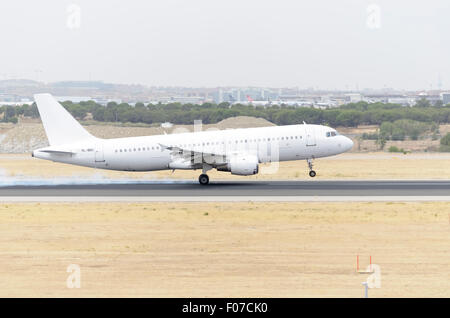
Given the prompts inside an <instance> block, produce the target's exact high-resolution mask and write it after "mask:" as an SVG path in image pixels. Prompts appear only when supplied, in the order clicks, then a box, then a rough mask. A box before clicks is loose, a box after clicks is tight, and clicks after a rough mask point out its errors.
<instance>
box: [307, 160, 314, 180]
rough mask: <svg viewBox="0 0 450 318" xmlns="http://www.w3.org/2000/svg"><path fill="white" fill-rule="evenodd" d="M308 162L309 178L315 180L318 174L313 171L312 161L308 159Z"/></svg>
mask: <svg viewBox="0 0 450 318" xmlns="http://www.w3.org/2000/svg"><path fill="white" fill-rule="evenodd" d="M306 162H307V163H308V168H309V176H310V177H311V178H314V177H315V176H316V172H315V171H314V170H313V163H312V159H306Z"/></svg>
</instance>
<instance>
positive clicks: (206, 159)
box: [159, 143, 227, 165]
mask: <svg viewBox="0 0 450 318" xmlns="http://www.w3.org/2000/svg"><path fill="white" fill-rule="evenodd" d="M159 145H160V147H161V150H165V149H167V150H170V151H171V155H172V160H173V161H174V162H180V163H182V162H184V163H186V164H187V163H188V162H189V163H190V164H191V165H192V164H202V163H208V164H212V165H222V164H225V163H226V162H227V161H226V157H227V154H226V151H225V149H224V148H223V147H221V145H217V148H215V149H214V150H213V151H209V152H204V151H202V150H200V149H198V148H197V147H176V146H168V145H164V144H161V143H160V144H159Z"/></svg>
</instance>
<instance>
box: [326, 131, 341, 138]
mask: <svg viewBox="0 0 450 318" xmlns="http://www.w3.org/2000/svg"><path fill="white" fill-rule="evenodd" d="M337 135H338V133H337V132H336V131H327V137H334V136H337Z"/></svg>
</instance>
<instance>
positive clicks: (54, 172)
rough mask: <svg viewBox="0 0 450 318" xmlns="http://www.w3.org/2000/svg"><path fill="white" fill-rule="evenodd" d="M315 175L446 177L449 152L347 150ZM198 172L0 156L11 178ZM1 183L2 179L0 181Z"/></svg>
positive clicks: (284, 167)
mask: <svg viewBox="0 0 450 318" xmlns="http://www.w3.org/2000/svg"><path fill="white" fill-rule="evenodd" d="M314 169H315V170H316V171H317V177H316V178H315V179H314V180H325V179H351V180H355V179H449V178H450V154H439V153H428V154H427V153H415V154H407V155H403V154H389V153H366V154H363V153H361V154H355V153H348V154H342V155H338V156H335V157H329V158H323V159H317V160H315V162H314ZM200 173H201V171H200V170H198V171H182V170H177V171H175V172H174V173H172V171H159V172H117V171H107V170H98V169H92V168H83V167H77V166H72V165H66V164H60V163H54V162H51V161H45V160H40V159H36V158H32V157H31V156H30V155H29V154H23V155H14V154H2V155H0V175H1V178H0V180H3V181H5V180H8V179H11V178H27V177H33V178H56V177H59V178H61V177H69V178H91V179H93V180H95V179H98V178H138V179H144V180H170V179H188V180H194V181H195V180H197V178H198V176H199V174H200ZM307 173H308V168H307V164H306V161H292V162H282V163H279V164H277V163H273V164H268V165H261V169H260V173H259V174H258V175H255V176H246V177H242V176H233V175H231V174H230V173H228V172H217V171H215V170H213V171H210V172H208V174H209V175H210V179H211V180H212V181H214V180H312V179H311V178H310V177H309V176H308V174H307ZM0 183H1V181H0Z"/></svg>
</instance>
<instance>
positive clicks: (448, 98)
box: [441, 93, 450, 105]
mask: <svg viewBox="0 0 450 318" xmlns="http://www.w3.org/2000/svg"><path fill="white" fill-rule="evenodd" d="M441 98H442V102H443V103H444V105H447V104H450V93H441Z"/></svg>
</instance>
